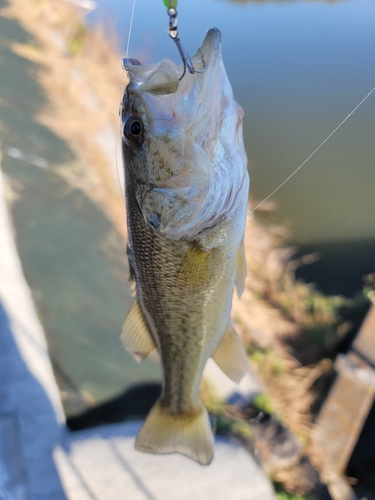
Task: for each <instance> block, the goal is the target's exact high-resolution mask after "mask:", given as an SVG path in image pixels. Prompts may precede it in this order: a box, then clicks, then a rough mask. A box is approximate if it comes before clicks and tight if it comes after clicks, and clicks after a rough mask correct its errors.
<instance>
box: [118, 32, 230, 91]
mask: <svg viewBox="0 0 375 500" xmlns="http://www.w3.org/2000/svg"><path fill="white" fill-rule="evenodd" d="M220 51H221V31H220V30H219V29H218V28H211V29H209V30H208V31H207V33H206V36H205V38H204V40H203V43H202V45H201V47H200V48H199V49H198V50H197V52H196V54H195V55H194V56H192V57H191V61H192V63H193V67H194V68H195V69H196V70H197V71H198V72H197V73H192V74H191V73H188V72H187V71H186V73H185V72H184V65H183V64H180V65H178V64H176V63H174V62H173V61H170V60H169V59H163V60H162V61H160V62H159V63H156V64H150V65H143V64H141V63H140V62H139V61H137V60H136V59H131V58H125V59H123V63H122V64H123V68H124V69H125V71H126V72H127V74H128V77H129V83H128V85H127V87H126V90H127V92H136V93H138V94H140V93H143V92H149V93H151V94H156V95H168V94H174V93H175V92H177V91H178V90H179V89H180V87H181V86H185V85H184V84H185V83H186V81H189V83H190V85H191V84H194V80H192V78H196V77H203V75H205V73H210V68H211V67H212V66H213V65H214V64H215V62H216V61H217V56H218V55H219V53H220ZM202 69H203V71H202ZM200 71H202V72H200ZM184 73H185V74H184ZM182 75H184V76H183V78H182V79H181V80H180V78H181V76H182Z"/></svg>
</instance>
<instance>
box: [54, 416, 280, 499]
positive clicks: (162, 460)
mask: <svg viewBox="0 0 375 500" xmlns="http://www.w3.org/2000/svg"><path fill="white" fill-rule="evenodd" d="M140 426H141V423H139V422H134V423H127V424H116V425H111V426H105V427H98V428H96V429H87V430H86V431H80V432H79V433H70V434H67V435H66V437H65V440H64V446H63V447H62V448H59V449H57V450H56V452H55V458H56V460H57V464H58V467H59V471H60V474H61V478H62V481H63V484H64V486H65V490H66V491H67V492H68V493H67V496H68V499H69V500H102V499H105V500H122V499H124V500H128V499H129V500H192V499H194V500H260V499H262V500H275V496H274V493H273V489H272V487H271V484H270V482H269V480H268V478H267V477H266V475H265V474H264V472H263V471H262V469H261V468H260V467H259V465H258V464H257V463H256V461H255V459H254V457H252V456H251V455H250V454H249V453H248V452H247V451H246V450H245V449H244V448H243V447H242V446H240V445H239V444H238V443H236V442H234V441H230V440H228V439H224V438H219V437H216V439H215V458H214V461H213V462H212V464H211V465H210V466H208V467H202V466H201V465H199V464H197V463H195V462H193V461H192V460H190V459H188V458H186V457H183V456H180V455H174V454H173V455H149V454H145V453H140V452H138V451H136V450H135V449H134V438H135V436H136V434H137V433H138V431H139V429H140Z"/></svg>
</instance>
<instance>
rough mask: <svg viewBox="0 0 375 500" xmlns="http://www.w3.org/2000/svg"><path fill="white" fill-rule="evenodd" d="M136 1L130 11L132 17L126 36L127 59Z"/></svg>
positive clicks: (134, 0)
mask: <svg viewBox="0 0 375 500" xmlns="http://www.w3.org/2000/svg"><path fill="white" fill-rule="evenodd" d="M136 1H137V0H133V9H132V15H131V17H130V26H129V35H128V43H127V45H126V56H125V57H128V55H129V44H130V35H131V33H132V29H133V19H134V10H135V3H136Z"/></svg>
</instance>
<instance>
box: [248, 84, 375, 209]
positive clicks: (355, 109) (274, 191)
mask: <svg viewBox="0 0 375 500" xmlns="http://www.w3.org/2000/svg"><path fill="white" fill-rule="evenodd" d="M374 90H375V87H374V88H373V89H372V90H370V92H369V93H368V94H367V95H366V96H365V97H364V98H363V99H362V101H361V102H360V103H359V104H357V106H356V107H355V108H354V109H353V110H352V111H351V112H350V113H349V114H348V116H347V117H346V118H344V120H343V121H342V122H341V123H340V125H338V126H337V127H336V128H335V130H333V131H332V132H331V133H330V134H329V136H328V137H326V138H325V139H324V141H323V142H322V143H321V144H320V145H319V146H318V147H317V148H316V149H315V150H314V151H313V152H312V153H311V155H310V156H309V157H308V158H306V160H305V161H304V162H303V163H301V165H300V166H299V167H298V168H296V169H295V171H294V172H292V173H291V174H290V175H289V177H287V178H286V179H285V181H284V182H282V183H281V184H280V185H279V186H278V187H277V188H276V189H274V190H273V191H272V193H271V194H269V195H268V196H267V198H264V200H263V201H261V202H260V203H259V204H258V205H257V206H256V207H255V208H253V209H252V210H251V212H250V215H251V214H252V213H253V212H255V210H257V209H258V208H259V207H260V206H261V205H263V203H265V202H266V201H267V200H269V199H270V198H271V196H273V195H274V194H275V193H276V192H277V191H278V190H279V189H281V188H282V187H283V186H284V185H285V184H286V183H287V182H288V181H289V180H290V179H291V178H292V177H293V175H294V174H296V173H297V172H298V170H300V169H301V168H302V167H303V166H304V165H305V164H306V163H307V162H308V161H309V160H310V159H311V158H312V157H313V156H314V154H315V153H316V152H317V151H319V149H320V148H321V147H322V146H323V145H324V144H325V143H326V142H327V141H328V139H330V138H331V137H332V136H333V134H334V133H335V132H337V130H338V129H339V128H340V127H341V126H342V125H344V123H345V122H346V120H348V119H349V118H350V117H351V116H352V114H353V113H355V112H356V111H357V109H358V108H359V107H360V106H361V105H362V104H363V103H364V102H365V101H366V99H367V98H368V97H370V95H371V94H372V93H373V92H374Z"/></svg>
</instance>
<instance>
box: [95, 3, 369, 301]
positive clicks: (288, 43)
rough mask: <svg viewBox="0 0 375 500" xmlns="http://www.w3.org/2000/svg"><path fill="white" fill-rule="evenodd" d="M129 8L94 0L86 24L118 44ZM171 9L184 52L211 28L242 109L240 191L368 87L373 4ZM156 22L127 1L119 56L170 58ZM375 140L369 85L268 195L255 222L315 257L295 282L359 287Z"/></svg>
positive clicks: (276, 178) (272, 173)
mask: <svg viewBox="0 0 375 500" xmlns="http://www.w3.org/2000/svg"><path fill="white" fill-rule="evenodd" d="M132 4H133V0H105V1H104V0H99V1H98V9H97V10H96V11H95V12H93V13H92V14H91V15H90V16H89V20H90V21H91V22H97V21H101V22H103V20H104V22H105V23H107V24H108V25H109V24H110V22H109V20H111V23H112V25H113V24H115V29H116V31H117V35H118V38H119V40H120V41H121V43H122V47H123V50H125V46H126V42H127V34H128V26H129V22H130V14H131V8H132ZM179 4H180V5H179V26H180V35H181V39H182V41H183V43H184V45H185V47H186V48H187V49H188V51H190V53H194V52H195V50H196V49H197V48H198V45H199V44H200V42H201V40H202V38H203V36H204V33H205V31H206V29H207V28H209V27H211V26H217V27H219V28H220V29H221V30H222V33H223V57H224V61H225V65H226V69H227V72H228V74H229V77H230V80H231V82H232V86H233V89H234V93H235V96H236V98H237V100H238V102H239V103H240V104H241V105H242V106H243V108H244V109H245V127H244V138H245V145H246V150H247V153H248V157H249V170H250V173H251V196H252V198H253V199H254V200H258V201H260V200H262V199H263V198H264V197H266V196H267V195H268V194H269V193H270V192H271V191H273V190H274V189H275V188H276V187H277V186H278V185H279V184H280V183H281V182H282V181H283V180H284V179H285V178H286V177H288V175H289V174H290V173H291V172H293V171H294V170H295V169H296V168H297V167H298V166H299V165H300V164H301V163H302V162H303V161H304V160H305V159H306V158H307V157H308V156H309V155H310V154H311V153H312V151H314V149H315V148H316V147H317V146H318V145H319V144H320V143H321V142H322V141H323V140H324V139H325V138H326V137H327V136H328V135H329V134H330V133H331V132H332V130H333V129H335V128H336V126H337V125H338V124H339V123H340V122H341V121H342V120H343V119H344V118H345V117H346V116H347V115H348V113H349V112H350V111H351V110H352V109H353V108H354V107H355V106H356V105H357V104H358V103H359V102H360V101H361V100H362V98H363V97H364V96H365V95H366V94H367V93H368V92H369V91H370V90H371V89H372V88H373V87H374V86H375V50H374V49H375V3H374V1H373V0H337V1H319V0H316V1H303V0H300V1H298V0H295V1H276V0H275V1H267V0H264V1H259V2H257V1H251V0H250V1H247V2H246V1H238V2H236V1H233V2H231V1H229V0H205V1H204V2H202V1H201V0H185V1H184V0H180V2H179ZM167 23H168V18H167V15H166V12H165V9H164V7H163V3H162V1H161V0H157V1H155V0H137V4H136V10H135V17H134V24H133V32H132V36H131V41H130V56H132V57H137V58H138V59H139V60H140V61H141V62H145V63H146V62H151V61H157V60H159V59H161V58H163V57H168V58H171V59H173V60H175V61H178V55H177V51H176V48H175V46H174V44H173V42H172V41H171V40H170V39H169V37H168V36H167V34H166V30H167ZM374 139H375V92H374V94H373V95H372V96H371V97H370V98H369V99H368V100H367V101H366V102H365V103H364V104H363V105H362V106H361V108H359V109H358V110H357V111H356V113H355V114H354V115H353V116H352V117H351V118H350V119H349V120H348V121H347V122H346V123H345V125H344V126H343V127H342V128H341V129H340V130H339V131H338V132H337V133H336V134H335V135H334V136H333V137H332V138H331V139H330V140H329V142H327V144H326V145H325V146H323V148H322V149H321V150H320V151H319V152H318V153H317V154H316V155H315V156H314V157H313V158H312V159H311V160H310V161H309V162H308V163H307V164H306V165H305V166H304V167H303V169H302V170H301V171H300V172H298V174H296V176H295V177H293V179H291V180H290V181H289V182H288V184H286V185H285V186H284V187H283V188H282V189H281V190H280V191H279V192H278V193H277V194H276V195H275V196H273V198H272V201H274V202H275V203H276V205H277V211H276V212H275V213H274V214H273V215H272V216H271V218H270V217H269V216H267V217H266V218H264V217H262V218H263V219H264V220H265V221H268V220H269V219H270V220H272V221H277V222H282V223H283V224H285V225H286V226H287V227H288V228H289V229H290V234H291V236H290V239H291V241H292V242H293V243H298V244H299V245H300V248H301V252H304V251H320V252H321V254H322V261H321V263H318V264H315V268H314V269H315V271H316V272H312V271H310V274H309V275H308V276H307V275H306V277H308V278H309V279H310V278H311V279H312V281H318V283H319V284H320V286H321V288H322V289H323V290H325V291H327V292H330V291H331V290H332V289H335V290H336V291H338V292H341V293H347V294H349V295H350V294H352V293H354V291H355V290H358V289H359V288H361V286H362V275H363V274H365V273H369V272H372V271H374V269H375V224H374V215H373V214H374V213H375V196H374V186H375V141H374ZM364 241H365V242H367V243H368V244H370V246H371V248H372V250H373V251H372V252H369V251H368V246H367V243H366V244H365V245H364V244H363V242H364ZM356 242H358V245H356V244H355V243H356ZM328 247H329V248H330V251H331V253H332V252H333V251H334V252H336V253H337V255H338V256H339V255H340V259H341V260H340V259H339V260H340V261H342V260H343V259H344V257H345V256H346V264H347V266H349V268H350V267H351V266H353V268H356V269H358V273H359V274H358V275H356V277H355V279H354V280H353V279H352V278H351V277H349V276H346V275H345V274H344V273H341V274H340V273H337V271H336V270H335V271H333V270H332V272H331V267H330V266H329V265H327V264H325V260H324V257H325V252H326V249H327V248H328ZM348 248H350V252H349V253H348ZM364 248H366V249H365V250H363V249H364ZM328 260H329V261H330V262H331V261H332V259H328ZM336 267H337V266H336ZM302 274H303V273H302ZM311 274H313V276H311ZM323 275H324V277H325V279H324V280H321V279H320V276H323ZM315 278H316V279H315ZM333 285H334V286H333Z"/></svg>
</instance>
